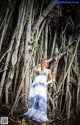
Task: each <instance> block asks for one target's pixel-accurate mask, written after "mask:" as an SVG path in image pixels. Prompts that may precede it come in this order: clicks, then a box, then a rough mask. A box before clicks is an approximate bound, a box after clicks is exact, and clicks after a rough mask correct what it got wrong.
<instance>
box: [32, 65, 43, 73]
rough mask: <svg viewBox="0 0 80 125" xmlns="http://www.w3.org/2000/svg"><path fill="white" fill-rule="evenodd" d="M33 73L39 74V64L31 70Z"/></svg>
mask: <svg viewBox="0 0 80 125" xmlns="http://www.w3.org/2000/svg"><path fill="white" fill-rule="evenodd" d="M33 71H34V72H35V73H40V72H41V64H38V66H37V67H35V68H34V69H33Z"/></svg>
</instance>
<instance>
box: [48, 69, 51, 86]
mask: <svg viewBox="0 0 80 125" xmlns="http://www.w3.org/2000/svg"><path fill="white" fill-rule="evenodd" d="M51 83H52V74H51V70H49V74H48V81H47V84H51Z"/></svg>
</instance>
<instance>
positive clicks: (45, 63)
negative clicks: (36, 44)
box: [43, 60, 48, 68]
mask: <svg viewBox="0 0 80 125" xmlns="http://www.w3.org/2000/svg"><path fill="white" fill-rule="evenodd" d="M43 65H44V67H45V68H47V66H48V60H44V61H43Z"/></svg>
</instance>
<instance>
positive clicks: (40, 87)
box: [24, 69, 49, 122]
mask: <svg viewBox="0 0 80 125" xmlns="http://www.w3.org/2000/svg"><path fill="white" fill-rule="evenodd" d="M47 78H48V69H45V71H43V72H41V73H36V77H35V80H34V82H33V83H32V85H31V88H30V93H29V99H28V111H27V112H26V113H25V114H24V116H25V117H26V119H32V120H36V121H39V122H49V119H48V118H47V83H46V81H47Z"/></svg>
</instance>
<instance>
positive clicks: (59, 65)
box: [0, 0, 80, 119]
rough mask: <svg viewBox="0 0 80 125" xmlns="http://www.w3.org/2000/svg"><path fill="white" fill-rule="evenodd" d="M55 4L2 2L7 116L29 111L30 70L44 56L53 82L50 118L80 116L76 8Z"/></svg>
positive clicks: (2, 85)
mask: <svg viewBox="0 0 80 125" xmlns="http://www.w3.org/2000/svg"><path fill="white" fill-rule="evenodd" d="M57 2H58V1H57V0H55V1H54V0H41V1H38V0H3V1H0V104H1V105H9V106H11V108H10V112H9V113H10V114H11V115H12V114H13V115H14V112H15V110H17V109H16V107H17V106H19V105H23V106H24V107H26V106H27V98H28V93H29V88H30V86H31V84H32V82H33V79H34V73H33V67H34V66H36V65H37V64H38V62H39V59H40V57H41V56H42V55H45V56H46V57H47V58H48V61H49V68H50V69H51V71H52V77H53V83H52V84H50V85H49V86H48V88H47V91H48V115H49V116H51V117H54V116H60V115H63V114H65V115H66V117H67V119H70V118H71V116H75V117H76V116H77V118H78V117H79V115H80V101H79V100H80V49H79V48H80V6H79V5H61V4H57ZM76 6H77V8H76Z"/></svg>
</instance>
